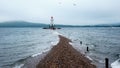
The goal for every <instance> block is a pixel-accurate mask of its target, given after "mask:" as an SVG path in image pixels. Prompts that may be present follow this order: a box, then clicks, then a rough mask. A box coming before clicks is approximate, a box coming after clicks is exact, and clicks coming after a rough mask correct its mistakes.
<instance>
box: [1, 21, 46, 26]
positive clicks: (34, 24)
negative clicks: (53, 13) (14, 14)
mask: <svg viewBox="0 0 120 68" xmlns="http://www.w3.org/2000/svg"><path fill="white" fill-rule="evenodd" d="M45 26H47V24H42V23H31V22H25V21H10V22H2V23H0V27H45Z"/></svg>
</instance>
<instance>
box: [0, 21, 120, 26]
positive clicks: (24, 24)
mask: <svg viewBox="0 0 120 68" xmlns="http://www.w3.org/2000/svg"><path fill="white" fill-rule="evenodd" d="M0 27H49V24H43V23H32V22H25V21H9V22H1V23H0ZM55 27H120V23H117V24H98V25H60V24H55Z"/></svg>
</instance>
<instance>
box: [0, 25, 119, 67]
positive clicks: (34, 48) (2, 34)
mask: <svg viewBox="0 0 120 68" xmlns="http://www.w3.org/2000/svg"><path fill="white" fill-rule="evenodd" d="M56 31H57V32H59V33H60V34H62V35H64V36H66V37H67V38H70V39H71V40H72V41H73V42H72V43H73V44H74V45H73V47H75V48H76V49H77V50H80V49H81V47H82V46H81V45H80V41H82V42H83V47H85V46H88V47H89V48H90V52H89V53H88V55H89V56H90V57H91V58H92V59H94V61H96V62H98V63H100V65H98V66H101V65H102V66H104V65H103V64H104V58H105V57H107V58H109V59H110V63H112V62H114V61H115V60H117V59H118V58H119V57H118V54H119V53H120V45H119V44H120V36H119V34H120V28H119V27H115V28H111V27H80V28H77V27H75V28H62V29H60V30H56ZM57 32H55V31H52V30H44V29H42V28H0V68H11V67H12V66H13V65H15V64H16V63H19V62H22V61H25V60H21V59H25V58H27V57H29V56H35V54H38V53H42V52H44V51H48V50H49V49H50V48H51V47H52V45H54V44H56V43H57V42H58V40H59V38H58V36H57ZM20 60H21V61H20Z"/></svg>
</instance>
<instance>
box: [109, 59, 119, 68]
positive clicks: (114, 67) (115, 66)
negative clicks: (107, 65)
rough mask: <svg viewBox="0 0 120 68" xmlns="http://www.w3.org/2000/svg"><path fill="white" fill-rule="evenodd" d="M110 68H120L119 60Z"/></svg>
mask: <svg viewBox="0 0 120 68" xmlns="http://www.w3.org/2000/svg"><path fill="white" fill-rule="evenodd" d="M111 67H112V68H120V58H119V59H117V60H116V61H115V62H113V63H112V64H111Z"/></svg>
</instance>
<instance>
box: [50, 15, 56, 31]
mask: <svg viewBox="0 0 120 68" xmlns="http://www.w3.org/2000/svg"><path fill="white" fill-rule="evenodd" d="M50 21H51V22H50V27H49V28H50V29H55V27H54V23H53V21H54V19H53V16H51V19H50Z"/></svg>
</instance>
